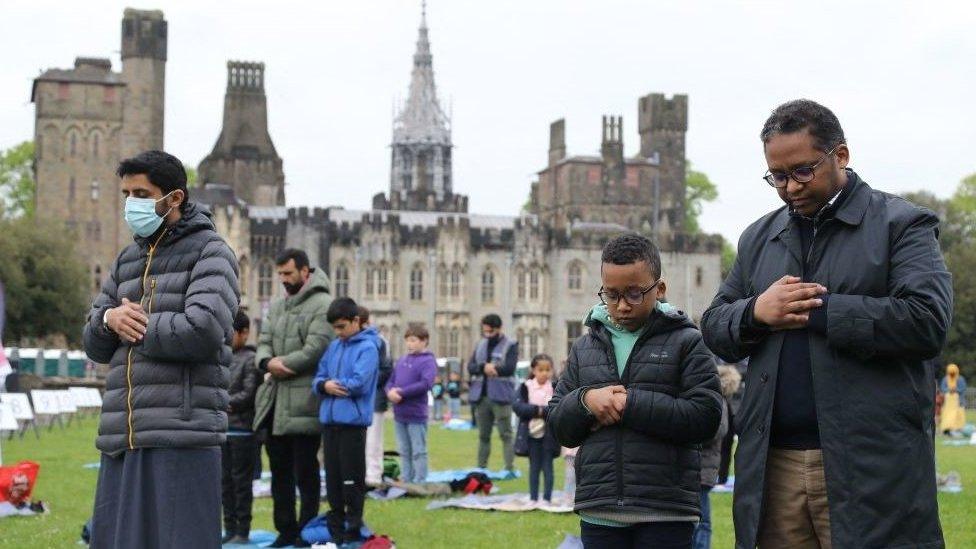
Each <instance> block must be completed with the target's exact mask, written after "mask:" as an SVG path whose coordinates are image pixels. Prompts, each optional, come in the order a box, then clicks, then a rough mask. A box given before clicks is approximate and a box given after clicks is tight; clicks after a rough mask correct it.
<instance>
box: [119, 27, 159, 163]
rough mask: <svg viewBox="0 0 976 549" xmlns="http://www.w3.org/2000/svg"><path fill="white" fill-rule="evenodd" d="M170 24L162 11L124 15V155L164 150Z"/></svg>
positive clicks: (126, 156)
mask: <svg viewBox="0 0 976 549" xmlns="http://www.w3.org/2000/svg"><path fill="white" fill-rule="evenodd" d="M166 40H167V25H166V20H165V19H164V18H163V12H161V11H143V10H135V9H132V8H126V10H125V14H124V15H123V17H122V80H123V81H124V82H125V89H124V92H123V93H124V96H123V100H122V105H123V112H122V119H123V128H122V157H123V158H129V157H131V156H134V155H136V154H138V153H140V152H142V151H146V150H150V149H158V150H162V149H163V113H164V106H165V99H166V93H165V92H166Z"/></svg>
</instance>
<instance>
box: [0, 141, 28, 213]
mask: <svg viewBox="0 0 976 549" xmlns="http://www.w3.org/2000/svg"><path fill="white" fill-rule="evenodd" d="M33 215H34V142H33V141H24V142H23V143H21V144H19V145H14V146H13V147H10V148H9V149H6V150H4V151H2V152H0V219H10V218H15V217H21V216H27V217H32V216H33Z"/></svg>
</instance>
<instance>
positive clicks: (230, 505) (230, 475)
mask: <svg viewBox="0 0 976 549" xmlns="http://www.w3.org/2000/svg"><path fill="white" fill-rule="evenodd" d="M255 448H257V440H256V439H255V437H254V435H253V434H249V435H228V436H227V442H225V443H224V444H223V445H222V446H221V447H220V454H221V455H220V457H221V469H222V470H223V474H222V475H221V488H222V490H221V499H222V504H223V507H224V530H225V531H226V532H227V533H228V534H237V535H240V536H244V537H248V535H249V534H250V533H251V503H253V501H254V491H253V489H252V488H251V482H252V479H253V478H254V466H255V463H254V449H255Z"/></svg>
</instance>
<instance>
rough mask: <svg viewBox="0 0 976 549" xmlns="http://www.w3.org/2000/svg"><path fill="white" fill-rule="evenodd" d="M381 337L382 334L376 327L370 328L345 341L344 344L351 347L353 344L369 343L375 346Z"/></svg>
mask: <svg viewBox="0 0 976 549" xmlns="http://www.w3.org/2000/svg"><path fill="white" fill-rule="evenodd" d="M379 337H380V333H379V332H378V331H377V330H376V327H374V326H370V327H368V328H366V329H364V330H360V331H359V333H358V334H356V335H354V336H352V337H350V338H349V339H347V340H345V341H344V343H345V344H346V345H351V344H353V343H360V342H363V341H369V342H372V343H373V344H374V345H375V344H376V342H377V340H378V338H379Z"/></svg>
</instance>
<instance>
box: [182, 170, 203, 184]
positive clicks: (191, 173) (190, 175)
mask: <svg viewBox="0 0 976 549" xmlns="http://www.w3.org/2000/svg"><path fill="white" fill-rule="evenodd" d="M185 169H186V188H188V189H193V188H196V187H198V186H199V185H200V181H199V180H198V179H197V170H196V168H190V167H185Z"/></svg>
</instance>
